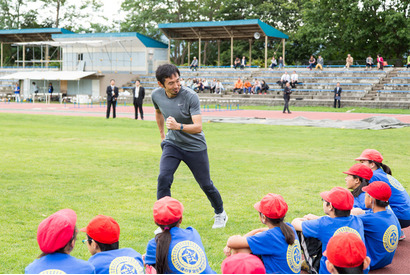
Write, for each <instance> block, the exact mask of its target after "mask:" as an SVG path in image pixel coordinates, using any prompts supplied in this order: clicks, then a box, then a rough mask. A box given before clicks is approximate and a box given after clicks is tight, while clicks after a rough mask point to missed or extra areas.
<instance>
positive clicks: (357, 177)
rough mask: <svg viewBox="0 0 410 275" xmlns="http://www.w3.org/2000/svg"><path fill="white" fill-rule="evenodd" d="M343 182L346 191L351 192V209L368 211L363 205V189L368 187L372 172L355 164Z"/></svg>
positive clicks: (361, 165) (362, 165)
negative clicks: (344, 182) (352, 198)
mask: <svg viewBox="0 0 410 275" xmlns="http://www.w3.org/2000/svg"><path fill="white" fill-rule="evenodd" d="M343 173H345V174H347V176H346V178H345V181H346V187H347V189H350V190H352V195H353V197H354V203H353V208H360V209H363V210H369V209H368V208H366V206H365V205H364V192H363V190H362V188H363V187H365V186H367V185H369V180H370V179H371V178H372V176H373V171H372V169H370V168H369V167H367V166H366V165H364V164H361V163H356V164H354V165H353V166H352V167H350V169H349V170H348V171H346V172H343Z"/></svg>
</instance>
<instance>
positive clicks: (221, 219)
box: [212, 210, 228, 229]
mask: <svg viewBox="0 0 410 275" xmlns="http://www.w3.org/2000/svg"><path fill="white" fill-rule="evenodd" d="M214 219H215V222H214V225H213V226H212V228H213V229H215V228H222V227H225V225H226V222H227V221H228V215H227V214H226V212H225V210H224V212H222V213H220V214H215V216H214Z"/></svg>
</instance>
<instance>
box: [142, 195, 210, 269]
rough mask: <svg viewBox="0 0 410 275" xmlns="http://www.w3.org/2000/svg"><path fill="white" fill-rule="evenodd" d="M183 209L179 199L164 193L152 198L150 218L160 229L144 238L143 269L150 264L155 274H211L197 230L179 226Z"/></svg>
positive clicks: (149, 266)
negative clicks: (151, 217) (145, 244)
mask: <svg viewBox="0 0 410 275" xmlns="http://www.w3.org/2000/svg"><path fill="white" fill-rule="evenodd" d="M183 211H184V207H183V205H182V203H180V202H179V201H178V200H176V199H174V198H171V197H168V196H166V197H163V198H161V199H159V200H158V201H156V202H155V204H154V211H153V212H154V221H155V223H156V224H157V225H158V226H159V227H160V228H161V230H162V232H161V233H159V234H157V235H156V237H155V238H154V239H151V240H150V241H149V242H148V245H147V252H146V255H145V267H146V269H148V270H152V267H154V268H155V269H156V272H157V273H158V274H165V273H177V274H183V273H196V274H215V271H213V270H212V269H211V267H210V266H209V263H208V258H207V257H206V254H205V249H204V246H203V245H202V241H201V237H200V236H199V234H198V232H197V231H196V230H195V229H194V228H192V227H187V228H186V229H182V228H180V227H179V226H180V225H181V222H182V212H183Z"/></svg>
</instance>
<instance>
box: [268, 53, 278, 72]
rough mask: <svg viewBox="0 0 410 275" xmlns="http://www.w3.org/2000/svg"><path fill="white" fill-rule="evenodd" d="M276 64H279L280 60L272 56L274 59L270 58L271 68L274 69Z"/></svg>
mask: <svg viewBox="0 0 410 275" xmlns="http://www.w3.org/2000/svg"><path fill="white" fill-rule="evenodd" d="M276 66H278V62H277V61H276V58H275V57H274V56H272V59H271V60H270V66H269V70H273V69H274V68H275V67H276Z"/></svg>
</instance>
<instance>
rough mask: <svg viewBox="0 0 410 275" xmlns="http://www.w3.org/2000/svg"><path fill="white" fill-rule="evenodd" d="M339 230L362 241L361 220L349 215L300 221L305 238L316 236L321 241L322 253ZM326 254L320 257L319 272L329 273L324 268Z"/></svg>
mask: <svg viewBox="0 0 410 275" xmlns="http://www.w3.org/2000/svg"><path fill="white" fill-rule="evenodd" d="M341 232H352V233H355V234H356V235H357V236H359V237H360V239H362V240H363V241H364V231H363V223H362V221H361V220H360V219H359V218H358V217H356V216H352V215H350V216H349V217H336V218H331V217H329V216H323V217H320V218H319V219H316V220H309V221H304V222H302V233H303V235H304V236H305V237H307V238H317V239H319V240H320V241H321V242H322V253H323V252H324V251H325V250H326V247H327V243H328V242H329V240H330V238H331V237H333V236H334V235H337V234H339V233H341ZM326 260H327V257H326V256H322V258H321V259H320V269H319V273H320V274H329V271H328V270H327V268H326Z"/></svg>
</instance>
